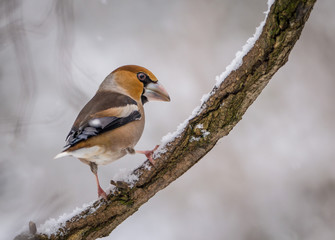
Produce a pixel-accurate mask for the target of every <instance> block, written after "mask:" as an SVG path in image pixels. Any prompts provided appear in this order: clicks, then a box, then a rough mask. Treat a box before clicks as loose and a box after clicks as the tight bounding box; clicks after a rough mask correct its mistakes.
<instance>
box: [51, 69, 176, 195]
mask: <svg viewBox="0 0 335 240" xmlns="http://www.w3.org/2000/svg"><path fill="white" fill-rule="evenodd" d="M153 100H156V101H167V102H168V101H170V97H169V95H168V93H167V92H166V90H165V89H164V87H163V86H162V85H161V84H160V83H159V82H158V80H157V78H156V77H155V75H153V74H152V73H151V72H150V71H149V70H148V69H145V68H143V67H140V66H135V65H126V66H122V67H119V68H117V69H116V70H114V71H113V72H112V73H111V74H109V75H108V76H107V77H106V79H105V80H104V81H103V82H102V83H101V85H100V87H99V89H98V91H97V92H96V94H95V96H94V97H93V98H92V99H91V100H90V101H89V102H88V103H87V104H86V105H85V106H84V108H83V109H82V110H81V111H80V113H79V115H78V117H77V119H76V120H75V121H74V124H73V126H72V128H71V130H70V133H69V134H68V136H67V138H66V145H65V147H64V150H63V151H62V152H61V153H59V154H58V155H57V156H56V157H55V158H60V157H64V156H73V157H76V158H78V159H79V160H80V161H82V162H84V163H86V164H88V165H89V166H90V168H91V171H92V172H93V174H94V175H95V178H96V182H97V187H98V196H99V197H100V196H101V197H103V198H104V199H107V195H106V193H105V192H104V190H103V189H102V188H101V187H100V184H99V179H98V174H97V171H98V165H105V164H108V163H111V162H113V161H115V160H117V159H119V158H121V157H123V156H124V155H126V154H127V153H130V154H134V153H142V154H145V155H146V157H147V158H148V159H149V161H150V162H151V163H153V160H152V157H151V155H152V154H153V151H154V150H156V148H157V146H156V148H155V149H154V150H152V151H136V150H134V146H135V145H136V143H137V142H138V140H139V139H140V137H141V135H142V132H143V128H144V121H145V117H144V109H143V105H144V104H145V103H146V102H148V101H153Z"/></svg>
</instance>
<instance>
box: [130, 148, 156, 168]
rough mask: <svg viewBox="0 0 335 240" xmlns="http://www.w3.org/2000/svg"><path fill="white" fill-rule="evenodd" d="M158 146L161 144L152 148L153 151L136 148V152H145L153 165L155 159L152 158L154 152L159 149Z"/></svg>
mask: <svg viewBox="0 0 335 240" xmlns="http://www.w3.org/2000/svg"><path fill="white" fill-rule="evenodd" d="M158 147H159V145H156V147H155V148H154V149H152V150H151V151H140V150H136V151H135V152H136V153H141V154H144V155H145V156H146V157H147V158H148V159H149V162H150V163H151V164H152V165H155V161H154V160H153V159H152V154H153V153H154V151H156V150H157V148H158Z"/></svg>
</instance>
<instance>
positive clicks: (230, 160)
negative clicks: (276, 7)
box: [0, 0, 335, 240]
mask: <svg viewBox="0 0 335 240" xmlns="http://www.w3.org/2000/svg"><path fill="white" fill-rule="evenodd" d="M266 2H267V1H266V0H254V1H247V0H244V1H243V0H234V1H232V0H187V1H186V0H184V1H177V0H171V1H164V0H158V1H151V0H141V1H130V0H124V1H115V0H100V1H98V0H83V1H69V0H31V1H22V0H21V1H20V0H1V2H0V27H1V28H0V59H1V65H0V102H1V103H0V134H1V135H0V136H1V138H0V146H1V157H0V239H12V238H13V237H14V236H15V235H17V234H18V233H20V232H21V231H23V230H27V227H28V222H29V221H30V220H32V221H34V222H36V223H37V225H40V224H41V223H43V222H44V221H46V220H47V219H49V218H57V217H58V216H59V215H61V214H63V213H65V212H71V211H72V209H74V208H75V207H77V206H79V207H80V206H82V205H83V204H84V203H87V202H91V201H93V200H95V199H96V198H97V193H96V185H95V180H94V176H93V174H92V173H91V172H90V169H89V167H88V166H86V165H84V164H82V163H81V162H80V161H78V160H77V159H74V158H63V159H57V160H53V157H54V156H55V155H56V154H57V153H58V152H59V151H60V150H61V149H62V147H63V145H64V139H65V137H66V135H67V134H68V131H69V130H70V128H71V125H72V123H73V121H74V119H75V117H76V116H77V114H78V112H79V110H80V109H81V108H82V107H83V106H84V105H85V103H86V102H87V101H88V100H89V99H90V98H91V97H92V96H93V94H94V93H95V91H96V90H97V88H98V85H99V84H100V83H101V82H102V80H103V79H104V78H105V76H107V75H108V74H109V73H110V72H111V71H112V70H114V69H115V68H117V67H119V66H121V65H125V64H137V65H142V66H144V67H147V68H149V69H150V70H151V71H152V72H153V73H154V74H155V75H156V76H157V77H158V79H159V80H160V81H161V82H162V83H163V85H164V86H165V87H166V89H167V90H168V92H169V93H170V96H171V99H172V101H171V102H170V103H162V102H153V103H148V104H146V106H145V107H146V116H147V122H146V128H145V131H144V134H143V136H142V138H141V140H140V142H139V143H138V145H137V148H138V149H152V148H153V146H155V145H156V144H159V143H160V140H161V138H162V137H163V136H164V135H166V134H167V133H168V132H173V131H175V130H176V128H177V126H178V125H179V123H181V122H183V121H184V119H186V118H187V117H188V116H189V115H190V114H191V112H192V110H193V109H194V108H195V107H196V106H197V105H199V103H200V99H201V97H202V95H203V94H205V93H207V92H209V91H210V90H211V89H212V87H213V86H214V84H215V76H217V75H219V74H220V73H221V72H223V71H224V70H225V67H226V66H227V65H228V64H229V63H230V62H231V61H232V59H233V58H234V57H235V53H236V52H237V51H238V50H240V49H241V48H242V46H243V45H244V44H245V42H246V40H247V39H248V38H249V37H251V36H252V35H253V33H254V32H255V28H256V27H257V26H258V25H259V23H260V22H261V21H262V20H263V19H264V14H263V12H264V11H266V9H267V3H266ZM334 7H335V2H334V1H333V0H322V1H318V2H317V3H316V5H315V8H314V10H313V11H312V14H311V17H310V19H309V21H308V22H307V24H306V27H305V29H304V30H303V33H302V36H301V39H300V40H299V41H298V42H297V44H296V46H295V48H294V49H293V51H292V53H291V55H290V58H289V61H288V63H287V64H286V65H285V66H284V67H283V68H281V69H280V70H279V71H278V73H277V74H276V75H275V76H274V77H273V79H272V80H271V81H270V83H269V84H268V86H267V87H266V88H265V89H264V91H263V92H262V94H261V95H260V96H259V98H258V99H257V100H256V102H255V103H254V104H253V105H252V106H251V107H250V108H249V110H248V111H247V112H246V114H245V115H244V118H243V119H242V121H241V122H240V123H239V124H238V125H237V126H236V127H235V128H234V129H233V130H232V132H231V133H230V134H229V135H228V136H227V137H225V138H223V139H222V140H221V141H220V142H219V143H218V144H217V145H216V147H215V148H214V149H213V150H212V151H211V152H210V153H209V154H207V155H206V156H205V157H204V158H203V159H202V160H201V161H200V162H199V163H198V164H196V165H195V166H194V167H193V168H191V169H190V170H189V171H188V172H187V173H185V174H184V175H183V176H182V177H180V178H179V179H178V180H176V181H175V182H174V183H172V184H171V185H170V186H168V187H167V188H166V189H164V190H163V191H161V192H159V193H158V194H156V196H155V197H153V198H152V199H151V200H150V201H149V202H148V203H146V204H145V205H143V206H142V207H141V208H140V209H139V211H138V212H136V213H135V214H134V215H133V216H131V217H130V218H128V219H127V220H126V221H124V222H123V223H122V224H121V225H120V226H119V227H118V228H117V229H115V230H114V231H113V232H112V233H111V235H110V236H109V237H107V238H104V239H114V240H115V239H117V240H123V239H132V238H134V237H136V239H146V240H151V239H152V240H153V239H162V240H165V239H166V240H168V239H195V240H198V239H199V240H202V239H218V240H219V239H248V240H263V239H275V240H277V239H278V240H286V239H287V240H293V239H305V240H309V239H311V240H312V239H313V240H314V239H318V240H328V239H329V240H331V239H335V227H334V226H335V161H334V154H335V146H334V145H335V144H334V142H335V136H334V135H335V134H334V133H335V126H334V122H335V107H334V103H335V94H334V87H335V82H334V75H335V67H334V66H335V15H334V14H333V9H334ZM144 160H145V158H144V157H143V156H141V155H135V156H129V157H125V158H123V159H122V160H120V161H117V162H115V163H112V164H110V165H108V166H103V167H100V169H99V175H100V180H101V184H102V186H103V188H105V189H106V188H108V186H109V181H110V179H111V178H113V177H115V176H116V175H117V174H119V173H120V171H130V170H132V169H134V168H135V167H137V166H139V165H140V164H141V163H142V162H143V161H144Z"/></svg>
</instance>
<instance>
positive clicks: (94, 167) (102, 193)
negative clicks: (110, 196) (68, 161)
mask: <svg viewBox="0 0 335 240" xmlns="http://www.w3.org/2000/svg"><path fill="white" fill-rule="evenodd" d="M90 168H91V171H92V173H93V174H94V176H95V180H96V181H97V187H98V197H102V198H103V199H105V200H106V201H107V194H106V193H105V191H104V190H103V189H102V188H101V186H100V183H99V178H98V165H97V164H96V163H94V162H90Z"/></svg>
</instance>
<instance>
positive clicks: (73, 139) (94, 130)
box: [64, 111, 141, 150]
mask: <svg viewBox="0 0 335 240" xmlns="http://www.w3.org/2000/svg"><path fill="white" fill-rule="evenodd" d="M139 119H141V113H140V112H139V111H134V112H132V113H131V114H130V115H128V116H127V117H122V118H118V117H102V118H94V119H92V120H90V121H89V122H88V123H87V124H86V125H84V126H81V127H80V128H79V129H71V131H70V133H69V135H68V136H67V138H66V145H65V146H64V150H66V149H68V148H69V147H72V146H74V145H75V144H77V143H79V142H81V141H83V140H86V139H88V138H90V137H93V136H96V135H98V134H101V133H104V132H107V131H110V130H113V129H115V128H118V127H121V126H123V125H125V124H127V123H129V122H132V121H136V120H139Z"/></svg>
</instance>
